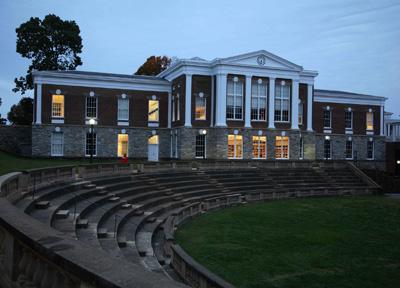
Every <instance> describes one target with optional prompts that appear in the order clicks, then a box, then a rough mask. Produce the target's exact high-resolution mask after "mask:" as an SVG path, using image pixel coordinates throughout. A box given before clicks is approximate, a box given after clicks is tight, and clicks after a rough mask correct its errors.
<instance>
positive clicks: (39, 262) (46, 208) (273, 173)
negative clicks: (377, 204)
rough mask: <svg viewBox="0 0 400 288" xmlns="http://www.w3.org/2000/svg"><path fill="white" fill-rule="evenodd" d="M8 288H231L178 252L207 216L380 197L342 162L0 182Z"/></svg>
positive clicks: (90, 169) (221, 164)
mask: <svg viewBox="0 0 400 288" xmlns="http://www.w3.org/2000/svg"><path fill="white" fill-rule="evenodd" d="M0 189H1V194H0V196H1V197H0V270H1V271H0V284H1V285H0V286H1V287H7V288H8V287H41V288H50V287H51V288H56V287H57V288H59V287H141V288H150V287H164V288H170V287H189V286H191V287H233V286H232V285H231V284H229V283H227V282H226V281H224V280H223V279H221V278H220V277H218V276H217V275H215V274H213V273H212V272H211V271H208V270H207V269H206V268H205V267H202V266H201V265H200V264H198V263H197V262H196V261H195V260H194V259H193V258H191V257H190V255H188V254H187V253H186V252H185V251H184V250H183V249H182V248H180V247H179V245H177V244H176V243H174V231H175V230H176V229H177V228H179V226H180V225H181V224H182V223H184V222H186V221H188V220H190V219H191V218H193V217H195V216H197V215H200V214H202V213H206V212H207V211H209V210H214V209H222V208H228V207H230V206H235V205H247V204H249V203H251V202H255V201H272V200H278V199H282V198H296V197H316V196H333V195H359V194H372V193H378V192H379V190H380V187H379V186H378V185H377V184H375V183H374V182H373V181H372V180H370V179H369V178H368V177H367V176H366V175H365V174H364V173H363V172H362V171H360V170H359V169H358V168H357V167H356V166H354V165H353V164H352V163H349V162H345V161H262V162H256V161H197V162H183V161H177V162H160V163H143V164H129V165H127V164H125V165H123V164H96V165H83V166H79V167H75V166H63V167H53V168H46V169H35V170H28V171H23V172H16V173H10V174H7V175H4V176H0Z"/></svg>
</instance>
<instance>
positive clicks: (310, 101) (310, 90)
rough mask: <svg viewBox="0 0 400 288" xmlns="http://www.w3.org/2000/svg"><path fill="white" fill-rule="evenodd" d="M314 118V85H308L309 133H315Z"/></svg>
mask: <svg viewBox="0 0 400 288" xmlns="http://www.w3.org/2000/svg"><path fill="white" fill-rule="evenodd" d="M312 117H313V85H312V84H308V85H307V131H313V128H312Z"/></svg>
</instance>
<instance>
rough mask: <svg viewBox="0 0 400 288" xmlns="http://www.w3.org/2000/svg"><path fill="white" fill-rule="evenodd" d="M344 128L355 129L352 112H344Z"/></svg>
mask: <svg viewBox="0 0 400 288" xmlns="http://www.w3.org/2000/svg"><path fill="white" fill-rule="evenodd" d="M344 127H345V128H346V129H353V112H351V111H345V112H344Z"/></svg>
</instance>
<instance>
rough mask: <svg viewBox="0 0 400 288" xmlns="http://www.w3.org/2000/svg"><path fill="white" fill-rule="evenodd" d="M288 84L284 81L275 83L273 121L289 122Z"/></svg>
mask: <svg viewBox="0 0 400 288" xmlns="http://www.w3.org/2000/svg"><path fill="white" fill-rule="evenodd" d="M289 107H290V85H288V84H287V83H286V82H285V81H277V82H276V84H275V121H276V122H289Z"/></svg>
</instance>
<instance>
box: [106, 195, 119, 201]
mask: <svg viewBox="0 0 400 288" xmlns="http://www.w3.org/2000/svg"><path fill="white" fill-rule="evenodd" d="M119 199H121V198H120V197H117V196H114V197H111V198H109V199H108V202H118V201H119Z"/></svg>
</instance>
